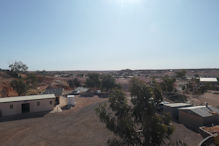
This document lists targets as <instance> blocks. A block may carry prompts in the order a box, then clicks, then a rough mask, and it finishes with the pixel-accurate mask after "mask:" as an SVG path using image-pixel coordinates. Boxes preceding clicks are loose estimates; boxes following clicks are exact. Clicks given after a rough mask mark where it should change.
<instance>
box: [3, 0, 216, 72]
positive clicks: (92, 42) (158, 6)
mask: <svg viewBox="0 0 219 146" xmlns="http://www.w3.org/2000/svg"><path fill="white" fill-rule="evenodd" d="M218 54H219V1H218V0H0V68H8V65H9V64H10V63H12V62H14V61H16V60H21V61H23V62H24V63H25V64H27V65H28V66H29V68H30V70H43V69H45V70H112V69H125V68H130V69H165V68H218V67H219V61H218V58H217V57H218Z"/></svg>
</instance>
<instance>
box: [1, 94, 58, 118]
mask: <svg viewBox="0 0 219 146" xmlns="http://www.w3.org/2000/svg"><path fill="white" fill-rule="evenodd" d="M54 106H55V95H54V94H44V95H31V96H18V97H7V98H0V117H3V116H11V115H19V114H23V113H33V112H46V111H50V110H53V108H54Z"/></svg>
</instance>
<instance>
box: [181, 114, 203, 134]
mask: <svg viewBox="0 0 219 146" xmlns="http://www.w3.org/2000/svg"><path fill="white" fill-rule="evenodd" d="M179 122H180V123H182V124H183V125H185V126H186V127H188V128H190V129H192V130H195V131H198V130H199V127H201V126H203V125H204V119H203V118H201V117H200V116H198V115H196V114H193V113H190V112H189V111H184V110H179Z"/></svg>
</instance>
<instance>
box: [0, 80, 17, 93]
mask: <svg viewBox="0 0 219 146" xmlns="http://www.w3.org/2000/svg"><path fill="white" fill-rule="evenodd" d="M10 96H17V93H16V91H14V90H13V89H12V88H11V86H10V84H9V83H5V82H3V83H2V84H1V85H0V97H10Z"/></svg>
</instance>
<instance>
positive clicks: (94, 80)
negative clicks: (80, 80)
mask: <svg viewBox="0 0 219 146" xmlns="http://www.w3.org/2000/svg"><path fill="white" fill-rule="evenodd" d="M86 86H87V87H90V88H100V75H99V74H97V73H91V74H88V78H87V80H86Z"/></svg>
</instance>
